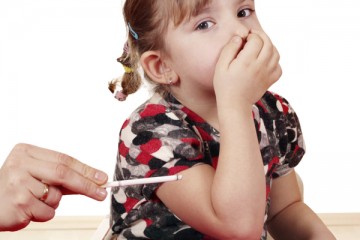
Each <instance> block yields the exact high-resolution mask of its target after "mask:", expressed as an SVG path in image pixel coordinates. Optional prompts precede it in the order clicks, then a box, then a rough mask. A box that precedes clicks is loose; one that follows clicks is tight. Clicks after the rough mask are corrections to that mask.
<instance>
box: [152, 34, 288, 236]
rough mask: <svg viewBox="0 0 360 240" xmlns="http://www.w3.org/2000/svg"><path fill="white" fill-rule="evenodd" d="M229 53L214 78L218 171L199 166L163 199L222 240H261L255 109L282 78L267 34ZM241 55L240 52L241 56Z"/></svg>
mask: <svg viewBox="0 0 360 240" xmlns="http://www.w3.org/2000/svg"><path fill="white" fill-rule="evenodd" d="M242 45H243V42H242V40H241V38H240V37H238V38H234V39H233V40H232V41H231V42H230V43H229V44H227V46H225V48H224V49H223V51H222V53H221V56H220V58H219V61H218V65H217V69H216V71H215V77H214V88H215V93H216V98H217V109H218V120H219V127H220V132H221V141H220V145H221V149H220V155H219V160H218V165H217V169H216V171H214V169H213V168H212V167H210V166H207V165H199V166H196V167H192V168H191V169H188V170H186V171H183V172H182V173H181V174H182V175H183V179H182V180H181V181H178V182H169V183H164V184H163V185H162V186H160V187H159V189H158V191H157V195H158V197H159V198H160V199H161V200H162V201H163V202H164V203H165V204H166V206H167V207H169V208H170V210H171V211H172V212H174V213H175V214H176V215H177V216H178V217H179V218H180V219H182V220H183V221H184V222H185V223H187V224H188V225H190V226H191V227H193V228H195V229H197V230H198V231H200V232H202V233H204V234H206V235H210V236H212V237H214V238H216V239H222V240H225V239H232V240H235V239H248V240H249V239H257V240H258V239H259V238H260V236H261V233H262V228H263V222H264V213H265V206H266V196H265V195H266V194H265V185H266V184H265V176H264V167H263V162H262V158H261V154H260V149H259V143H258V139H257V134H256V130H255V127H254V120H253V115H252V105H253V104H254V103H255V102H256V101H257V100H258V99H260V98H261V96H262V95H263V94H264V93H265V91H266V90H267V89H268V87H269V86H270V85H271V84H272V83H274V82H275V81H276V80H277V79H278V78H279V76H280V75H281V69H280V67H279V65H278V60H279V56H278V53H277V51H276V49H275V48H274V46H273V45H272V44H271V42H270V40H269V39H268V37H267V36H266V35H265V34H264V33H259V34H250V35H249V37H248V38H247V42H246V44H245V45H244V48H243V49H242V50H241V51H240V48H241V46H242ZM239 51H240V53H239Z"/></svg>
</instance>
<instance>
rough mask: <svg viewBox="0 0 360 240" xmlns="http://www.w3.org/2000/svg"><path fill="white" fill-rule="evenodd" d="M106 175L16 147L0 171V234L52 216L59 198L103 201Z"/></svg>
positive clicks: (59, 155) (56, 154) (58, 155)
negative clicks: (102, 186)
mask: <svg viewBox="0 0 360 240" xmlns="http://www.w3.org/2000/svg"><path fill="white" fill-rule="evenodd" d="M107 179H108V176H107V175H106V174H105V173H104V172H102V171H99V170H96V169H94V168H92V167H90V166H87V165H85V164H83V163H81V162H80V161H78V160H76V159H75V158H72V157H70V156H68V155H66V154H63V153H60V152H56V151H53V150H49V149H44V148H40V147H36V146H33V145H29V144H17V145H16V146H15V147H14V148H13V149H12V151H11V152H10V154H9V156H8V157H7V159H6V160H5V162H4V164H3V166H2V167H1V169H0V196H1V198H0V203H1V204H0V205H1V208H2V210H1V211H0V231H16V230H19V229H22V228H24V227H26V226H27V225H28V224H29V223H30V221H35V222H44V221H48V220H50V219H52V218H53V217H54V216H55V209H56V208H57V207H58V205H59V202H60V200H61V197H62V195H65V194H82V195H85V196H88V197H90V198H93V199H96V200H98V201H102V200H104V199H105V198H106V196H107V192H106V190H105V189H104V188H101V187H100V186H101V185H102V184H104V183H105V182H106V181H107Z"/></svg>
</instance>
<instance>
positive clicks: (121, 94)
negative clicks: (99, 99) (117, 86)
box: [114, 90, 127, 101]
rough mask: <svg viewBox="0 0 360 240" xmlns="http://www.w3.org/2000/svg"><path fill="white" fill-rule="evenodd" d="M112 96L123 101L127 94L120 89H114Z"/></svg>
mask: <svg viewBox="0 0 360 240" xmlns="http://www.w3.org/2000/svg"><path fill="white" fill-rule="evenodd" d="M114 97H115V98H116V99H117V100H119V101H125V100H126V97H127V95H126V94H125V93H124V92H123V91H122V90H120V91H115V94H114Z"/></svg>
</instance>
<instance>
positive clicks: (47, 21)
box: [0, 0, 360, 215]
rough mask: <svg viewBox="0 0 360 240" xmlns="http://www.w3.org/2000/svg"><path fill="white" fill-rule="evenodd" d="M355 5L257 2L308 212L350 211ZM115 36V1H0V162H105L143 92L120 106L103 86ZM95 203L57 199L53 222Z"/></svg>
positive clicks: (355, 152) (120, 27) (358, 36)
mask: <svg viewBox="0 0 360 240" xmlns="http://www.w3.org/2000/svg"><path fill="white" fill-rule="evenodd" d="M359 11H360V3H358V2H357V1H355V0H353V1H352V0H342V1H334V0H326V1H324V0H316V1H314V0H303V1H288V0H273V1H267V0H257V12H258V16H259V19H260V21H261V22H262V25H263V27H264V29H265V30H266V31H267V33H268V34H269V35H270V37H271V38H272V40H273V42H274V43H275V45H276V46H277V47H278V49H279V51H280V53H281V56H282V59H281V65H282V67H283V72H284V73H283V76H282V78H281V80H280V81H279V82H278V83H276V84H275V85H274V86H273V87H272V89H271V90H273V91H276V92H278V93H279V94H281V95H283V96H285V97H286V98H287V99H288V100H289V101H290V103H291V104H292V106H293V107H294V108H295V109H296V111H297V113H298V116H299V118H300V120H301V123H302V128H303V132H304V135H305V140H306V144H307V154H306V155H305V157H304V159H303V161H302V162H301V163H300V165H299V167H298V168H297V171H298V172H299V174H300V175H301V177H302V179H303V181H304V184H305V201H306V202H307V203H308V204H309V205H310V206H311V207H312V208H313V209H314V210H315V211H316V212H360V205H359V204H358V203H359V202H360V197H359V194H358V191H359V190H358V189H359V183H360V181H359V177H358V176H357V174H358V170H359V169H360V161H359V160H360V157H359V150H360V146H359V141H358V138H359V136H360V130H359V127H358V124H359V119H358V118H359V116H360V114H359V111H360V110H359V107H358V104H359V100H358V95H359V93H358V88H357V87H358V84H357V81H358V80H360V78H359V75H360V74H359V72H360V64H359V53H360V47H359V46H358V44H359V43H360V26H359V24H358V23H359V22H360V16H359V14H358V12H359ZM125 35H126V33H125V30H124V24H123V21H122V14H121V1H120V0H31V1H30V0H1V1H0V164H2V162H3V161H4V160H5V158H6V157H7V155H8V153H9V151H10V150H11V149H12V147H13V146H14V145H15V144H16V143H18V142H26V143H32V144H35V145H39V146H42V147H46V148H50V149H55V150H58V151H62V152H65V153H67V154H69V155H71V156H73V157H76V158H78V159H80V160H81V161H83V162H85V163H87V164H89V165H92V166H94V167H97V168H99V169H102V170H104V171H106V172H107V173H108V174H109V175H110V178H111V176H112V173H113V169H114V165H115V157H116V151H117V142H118V132H119V129H120V126H121V125H122V122H123V121H124V119H125V117H126V116H128V114H129V113H130V112H131V111H132V110H133V109H134V108H135V107H136V106H137V105H139V104H140V103H142V102H143V101H144V100H145V99H146V98H147V97H148V91H147V89H145V88H143V89H142V90H141V91H140V92H138V93H137V94H135V95H133V96H130V97H129V98H128V100H127V101H126V102H125V103H119V102H118V101H116V100H114V98H113V97H112V95H111V94H110V92H109V91H108V90H107V82H108V81H110V80H111V79H112V78H114V77H117V76H118V75H120V74H122V71H123V70H122V68H121V66H120V65H119V64H118V63H117V62H116V58H117V57H118V56H120V54H121V52H122V47H123V43H124V40H125ZM109 205H110V202H109V199H107V200H105V201H104V202H101V203H99V202H97V201H95V200H91V199H87V198H85V197H81V196H65V197H63V200H62V204H61V205H60V207H59V208H58V210H57V215H106V214H107V213H108V212H109Z"/></svg>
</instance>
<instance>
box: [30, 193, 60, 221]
mask: <svg viewBox="0 0 360 240" xmlns="http://www.w3.org/2000/svg"><path fill="white" fill-rule="evenodd" d="M28 211H29V212H28V214H29V215H30V216H31V221H34V222H46V221H49V220H51V219H53V218H54V216H55V209H54V208H52V207H50V206H48V205H47V204H45V203H44V202H42V201H40V200H39V199H36V198H34V201H32V202H30V203H29V205H28Z"/></svg>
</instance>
